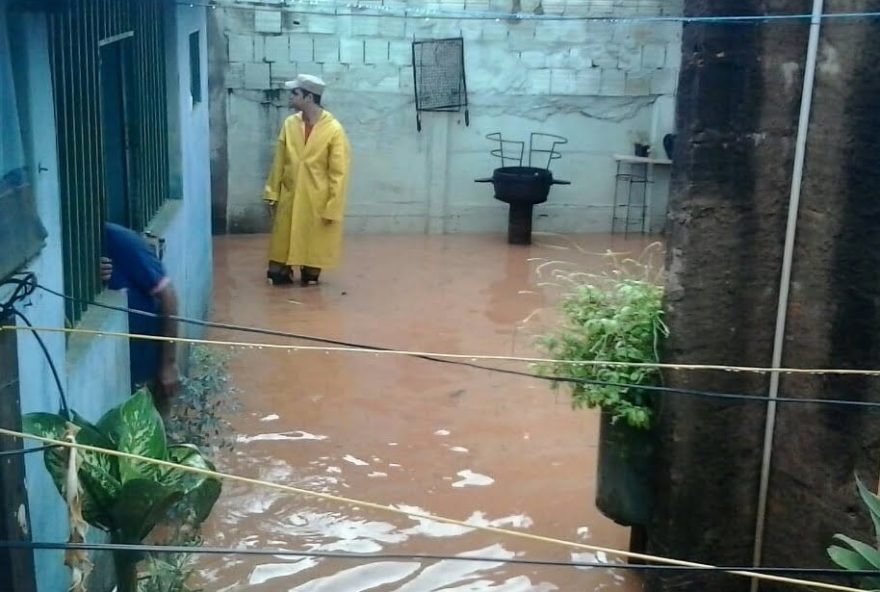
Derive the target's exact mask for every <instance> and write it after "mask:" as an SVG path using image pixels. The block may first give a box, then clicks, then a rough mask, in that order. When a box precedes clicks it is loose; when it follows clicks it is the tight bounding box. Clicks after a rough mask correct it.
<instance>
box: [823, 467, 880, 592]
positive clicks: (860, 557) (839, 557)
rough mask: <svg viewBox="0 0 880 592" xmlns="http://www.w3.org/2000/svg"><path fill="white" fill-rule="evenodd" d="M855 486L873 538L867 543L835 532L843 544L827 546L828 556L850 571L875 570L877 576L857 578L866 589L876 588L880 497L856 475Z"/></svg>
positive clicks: (879, 581)
mask: <svg viewBox="0 0 880 592" xmlns="http://www.w3.org/2000/svg"><path fill="white" fill-rule="evenodd" d="M856 486H857V487H858V491H859V496H860V497H861V498H862V502H864V504H865V506H866V507H867V508H868V512H869V513H870V515H871V521H872V522H873V524H874V536H875V540H874V542H873V543H872V544H870V545H869V544H867V543H863V542H861V541H857V540H856V539H853V538H851V537H848V536H846V535H844V534H836V535H834V539H835V540H837V541H840V542H841V543H843V544H844V545H845V546H841V545H831V546H830V547H828V556H829V557H831V560H832V561H833V562H834V563H836V564H837V565H839V566H840V567H842V568H843V569H847V570H850V571H865V570H869V571H870V570H876V571H877V577H862V578H859V580H860V583H861V585H862V586H864V587H866V588H867V589H869V590H877V589H880V497H877V495H876V494H874V493H873V492H872V491H871V490H869V489H868V488H867V487H865V484H864V483H862V481H861V479H859V478H858V477H856Z"/></svg>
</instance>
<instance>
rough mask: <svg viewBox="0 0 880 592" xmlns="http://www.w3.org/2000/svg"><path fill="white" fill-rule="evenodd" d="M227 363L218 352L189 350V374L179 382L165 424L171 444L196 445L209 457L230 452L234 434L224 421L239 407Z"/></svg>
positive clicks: (236, 391)
mask: <svg viewBox="0 0 880 592" xmlns="http://www.w3.org/2000/svg"><path fill="white" fill-rule="evenodd" d="M229 359H230V356H229V355H228V354H226V353H225V352H221V351H219V350H217V349H210V348H207V347H204V346H195V347H193V348H192V350H191V353H190V357H189V373H188V375H187V376H184V377H183V378H182V379H181V385H180V386H181V388H180V393H179V394H178V395H177V397H176V398H175V401H174V408H173V409H172V412H171V415H170V417H169V419H168V420H167V423H166V429H167V431H168V439H169V440H170V441H172V442H189V443H191V444H195V445H196V446H198V447H199V448H200V449H201V450H202V451H203V452H204V453H205V454H207V455H208V456H209V457H213V455H214V454H215V453H216V452H217V451H218V450H223V449H225V450H228V449H231V448H232V446H233V443H234V440H233V434H234V433H235V431H234V430H233V429H232V426H231V425H230V423H229V420H228V419H227V418H229V417H231V416H233V415H234V414H235V412H236V411H238V410H239V409H240V407H241V404H240V402H239V399H238V394H239V392H238V389H236V388H235V386H234V385H233V384H232V380H231V379H230V375H229V368H228V366H229Z"/></svg>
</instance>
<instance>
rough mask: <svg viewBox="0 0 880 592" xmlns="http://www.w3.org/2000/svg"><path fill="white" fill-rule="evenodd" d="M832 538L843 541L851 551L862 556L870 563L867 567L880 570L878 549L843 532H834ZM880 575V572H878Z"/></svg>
mask: <svg viewBox="0 0 880 592" xmlns="http://www.w3.org/2000/svg"><path fill="white" fill-rule="evenodd" d="M834 538H835V539H837V540H838V541H843V542H844V543H846V544H847V545H849V546H850V547H851V548H852V550H853V551H855V552H856V553H858V554H859V555H861V556H862V558H863V559H864V560H865V561H867V562H868V563H869V564H870V567H868V568H867V569H876V570H880V551H878V550H877V549H875V548H874V547H872V546H871V545H868V544H866V543H863V542H862V541H857V540H856V539H854V538H851V537H848V536H846V535H845V534H836V535H834ZM878 575H880V574H878Z"/></svg>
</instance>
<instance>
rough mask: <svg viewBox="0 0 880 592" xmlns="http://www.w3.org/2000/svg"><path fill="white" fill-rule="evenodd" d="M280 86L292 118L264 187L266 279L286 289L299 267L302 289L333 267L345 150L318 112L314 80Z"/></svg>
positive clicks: (337, 128) (320, 86) (318, 86)
mask: <svg viewBox="0 0 880 592" xmlns="http://www.w3.org/2000/svg"><path fill="white" fill-rule="evenodd" d="M284 86H285V87H286V88H289V89H291V95H290V107H291V108H293V109H295V110H296V111H297V113H296V114H295V115H291V116H290V117H288V118H287V119H286V120H285V121H284V125H283V126H282V129H281V133H280V134H279V136H278V145H277V146H276V148H275V161H274V162H273V164H272V170H271V172H270V173H269V179H268V181H266V189H265V194H264V199H265V200H266V202H267V203H268V204H269V207H270V208H271V210H272V214H273V224H272V237H271V240H270V242H269V270H268V271H267V272H266V276H267V277H268V278H269V280H270V281H271V282H272V283H273V284H275V285H279V284H290V283H292V282H293V268H294V267H299V268H300V274H301V275H300V283H301V284H302V285H304V286H307V285H308V284H309V283H313V282H314V283H317V282H318V276H319V275H320V273H321V270H322V269H326V268H332V267H336V266H337V265H338V264H339V259H340V255H341V251H342V229H343V218H344V215H345V202H346V194H347V191H348V179H349V169H350V165H351V156H350V152H351V149H350V146H349V143H348V138H347V137H346V135H345V130H344V129H343V128H342V125H341V124H340V123H339V122H338V121H337V120H336V118H335V117H333V115H332V114H330V113H329V112H328V111H325V110H324V109H323V108H322V107H321V95H322V94H323V92H324V87H325V85H324V82H323V81H322V80H321V79H320V78H317V77H315V76H308V75H304V74H300V75H299V76H297V77H296V79H295V80H291V81H289V82H285V83H284Z"/></svg>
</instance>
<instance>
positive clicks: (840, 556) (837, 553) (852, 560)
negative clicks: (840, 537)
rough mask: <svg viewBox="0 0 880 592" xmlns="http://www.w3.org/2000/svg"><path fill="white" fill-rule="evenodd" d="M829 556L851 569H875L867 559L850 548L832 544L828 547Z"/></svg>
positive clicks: (844, 567)
mask: <svg viewBox="0 0 880 592" xmlns="http://www.w3.org/2000/svg"><path fill="white" fill-rule="evenodd" d="M828 556H829V557H831V561H833V562H834V563H836V564H837V565H839V566H840V567H842V568H843V569H846V570H849V571H862V570H865V569H874V566H872V565H871V564H870V563H869V562H868V560H867V559H865V558H864V557H862V556H861V555H859V554H858V553H856V552H855V551H850V550H849V549H844V548H843V547H838V546H837V545H832V546H830V547H828Z"/></svg>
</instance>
